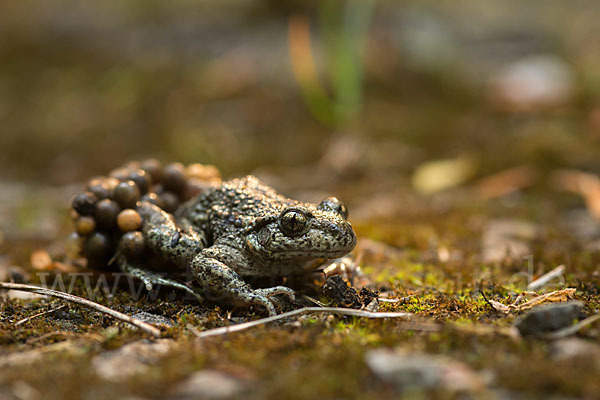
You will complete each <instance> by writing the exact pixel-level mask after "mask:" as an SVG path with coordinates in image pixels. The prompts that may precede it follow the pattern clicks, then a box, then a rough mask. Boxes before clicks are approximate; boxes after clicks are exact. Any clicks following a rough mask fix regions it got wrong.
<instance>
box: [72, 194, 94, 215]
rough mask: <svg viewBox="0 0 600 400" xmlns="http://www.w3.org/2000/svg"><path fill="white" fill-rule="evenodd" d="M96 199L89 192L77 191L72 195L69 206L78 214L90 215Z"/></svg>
mask: <svg viewBox="0 0 600 400" xmlns="http://www.w3.org/2000/svg"><path fill="white" fill-rule="evenodd" d="M97 201H98V199H97V198H96V196H95V195H94V194H93V193H91V192H83V193H78V194H76V195H75V197H73V200H72V201H71V206H72V207H73V209H74V210H75V211H77V213H78V214H79V215H91V214H93V213H94V209H95V208H96V202H97Z"/></svg>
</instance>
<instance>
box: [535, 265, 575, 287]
mask: <svg viewBox="0 0 600 400" xmlns="http://www.w3.org/2000/svg"><path fill="white" fill-rule="evenodd" d="M565 269H566V267H565V266H564V265H559V266H558V267H556V268H554V269H553V270H552V271H550V272H547V273H545V274H544V275H542V276H540V277H539V278H537V279H536V280H535V281H533V282H530V283H529V285H527V290H531V291H534V290H538V289H541V288H543V287H544V286H546V285H547V284H548V282H550V281H551V280H552V279H554V278H558V277H559V276H562V274H563V273H564V272H565Z"/></svg>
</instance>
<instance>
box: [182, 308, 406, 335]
mask: <svg viewBox="0 0 600 400" xmlns="http://www.w3.org/2000/svg"><path fill="white" fill-rule="evenodd" d="M314 313H319V314H338V315H352V316H355V317H365V318H410V317H413V316H414V314H412V313H404V312H371V311H364V310H355V309H353V308H337V307H304V308H299V309H297V310H293V311H288V312H286V313H283V314H279V315H273V316H271V317H267V318H262V319H258V320H256V321H250V322H244V323H242V324H237V325H231V326H223V327H221V328H215V329H209V330H207V331H202V332H198V330H197V329H190V331H191V332H192V333H193V334H194V335H196V336H197V337H199V338H205V337H209V336H217V335H225V334H227V333H231V332H239V331H243V330H245V329H248V328H252V327H255V326H258V325H264V324H267V323H269V322H273V321H278V320H280V319H284V318H288V317H293V316H295V315H302V314H314Z"/></svg>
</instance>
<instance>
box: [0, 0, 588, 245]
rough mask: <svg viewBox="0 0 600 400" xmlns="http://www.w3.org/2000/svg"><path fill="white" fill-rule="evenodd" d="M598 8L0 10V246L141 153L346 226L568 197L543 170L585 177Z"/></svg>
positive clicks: (68, 1) (16, 5)
mask: <svg viewBox="0 0 600 400" xmlns="http://www.w3.org/2000/svg"><path fill="white" fill-rule="evenodd" d="M597 11H600V5H599V4H598V3H597V2H594V1H572V2H568V3H567V2H560V1H544V2H526V3H523V2H520V1H503V2H500V3H499V2H481V1H478V0H465V1H457V2H438V1H423V0H418V1H417V0H414V1H410V0H406V1H401V2H398V1H383V0H382V1H375V0H327V1H318V2H317V1H295V0H289V1H250V0H249V1H243V2H240V1H229V0H227V1H224V0H219V1H216V0H214V1H213V0H206V1H201V2H196V1H189V0H174V1H169V2H163V1H154V0H144V1H138V0H124V1H119V2H100V1H95V2H90V1H88V2H83V1H75V0H56V1H53V2H38V1H33V0H32V1H29V0H23V1H19V2H3V3H2V4H1V5H0V59H1V63H0V149H1V153H0V192H2V194H0V203H3V205H2V207H0V219H1V220H2V232H3V234H4V236H5V237H6V236H7V235H8V236H10V235H11V234H12V233H14V232H16V231H17V230H18V231H19V232H26V231H27V230H28V229H29V230H30V231H31V232H36V234H39V232H44V226H45V225H44V221H45V220H46V219H45V218H44V215H40V213H42V214H43V213H44V212H45V211H40V209H44V208H48V204H51V200H52V199H57V201H56V204H58V205H57V207H58V208H60V209H61V210H64V209H65V208H66V206H67V205H66V204H65V203H64V201H65V199H67V200H68V198H69V196H71V195H72V194H73V193H75V192H76V191H77V190H78V188H79V187H80V185H81V182H83V181H84V180H85V179H87V178H89V177H91V176H94V175H101V174H105V173H106V172H107V171H109V170H110V169H112V168H114V167H116V166H118V165H120V164H122V163H124V162H126V161H128V160H131V159H142V158H145V157H155V158H158V159H160V160H162V161H165V162H168V161H175V160H176V161H181V162H184V163H191V162H202V163H208V164H214V165H216V166H217V167H218V168H219V169H220V170H221V171H222V172H223V175H224V176H225V177H232V176H239V175H243V174H247V173H254V174H257V175H259V176H261V177H263V178H264V179H265V180H266V181H267V182H269V183H271V184H273V185H274V186H275V187H277V188H278V189H280V190H281V191H283V192H284V193H286V194H290V195H297V196H299V197H301V198H303V199H308V200H314V199H318V198H319V197H320V196H321V195H322V194H323V193H326V192H327V193H336V194H340V195H341V196H343V197H344V199H345V200H347V202H348V203H349V204H350V206H351V207H350V210H351V214H352V215H353V216H354V218H358V219H360V218H363V219H373V218H376V217H378V216H385V215H399V214H402V213H405V214H410V213H415V212H417V211H415V210H418V208H419V207H422V206H423V204H426V205H427V206H428V207H429V206H431V207H433V209H436V210H440V209H441V210H443V209H446V208H447V206H448V203H447V202H444V199H445V198H447V197H444V196H445V195H442V197H441V198H442V200H440V201H438V200H436V199H439V197H440V196H438V195H439V194H440V193H442V194H443V193H446V194H447V193H448V190H452V189H453V188H459V187H463V188H464V187H467V188H468V190H469V191H468V192H467V194H468V196H467V199H468V202H471V203H474V204H476V203H478V202H480V201H482V200H487V199H497V198H500V199H503V200H502V201H505V202H508V203H510V202H511V201H514V200H515V198H517V199H522V198H523V197H522V196H523V193H525V196H530V195H531V193H533V194H536V193H537V194H538V195H539V194H540V193H541V194H542V196H541V197H542V198H543V197H544V196H546V195H549V194H550V193H555V189H556V186H557V185H558V186H559V189H560V188H562V189H564V188H565V186H568V182H567V183H566V182H565V180H566V181H569V175H566V178H565V175H559V176H558V177H557V176H556V171H557V170H558V169H559V168H575V169H578V170H586V171H598V170H600V157H598V154H600V153H598V150H599V149H600V41H599V40H598V38H600V26H599V25H598V23H597ZM555 178H556V179H555ZM557 182H558V183H557ZM561 185H562V186H561ZM40 186H41V187H44V188H45V190H44V191H43V192H42V195H40V194H39V192H37V191H35V190H34V189H32V188H36V187H40ZM567 189H568V188H567ZM571 189H573V188H571ZM298 191H301V193H298ZM461 193H462V192H461ZM463 194H464V193H463ZM435 196H437V197H435ZM461 196H462V195H461ZM519 196H521V197H519ZM459 197H460V196H459ZM423 199H426V200H427V202H425V203H423V202H422V200H423ZM411 201H412V203H411ZM568 201H580V200H579V199H578V198H577V200H568ZM411 204H412V207H411V206H410V205H411ZM536 204H539V203H536ZM436 207H437V208H436ZM445 207H446V208H445ZM49 213H50V214H52V212H51V211H50V212H49ZM64 214H66V213H64ZM32 215H33V217H32ZM52 215H53V214H52ZM61 215H62V214H61ZM540 215H541V216H543V214H540ZM538 217H540V216H538ZM52 218H54V219H55V217H50V218H49V219H50V220H52ZM65 218H66V216H65ZM46 225H48V227H49V228H48V229H49V231H48V232H49V233H48V234H49V235H52V234H53V232H54V233H55V232H56V231H55V230H52V229H51V226H52V223H51V222H48V223H47V224H46ZM15 226H16V227H17V229H15Z"/></svg>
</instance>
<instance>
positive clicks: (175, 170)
mask: <svg viewBox="0 0 600 400" xmlns="http://www.w3.org/2000/svg"><path fill="white" fill-rule="evenodd" d="M162 184H163V186H164V187H165V189H167V190H170V191H173V192H175V193H180V192H181V191H183V189H185V184H186V178H185V167H184V166H183V164H181V163H172V164H169V165H167V166H166V167H165V169H164V171H163V181H162Z"/></svg>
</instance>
